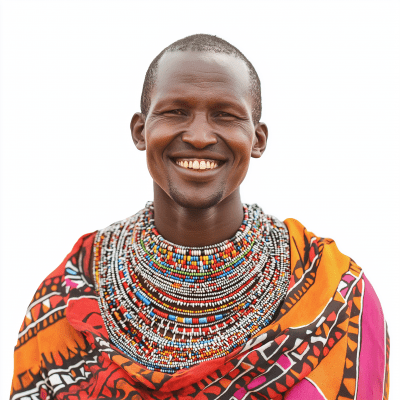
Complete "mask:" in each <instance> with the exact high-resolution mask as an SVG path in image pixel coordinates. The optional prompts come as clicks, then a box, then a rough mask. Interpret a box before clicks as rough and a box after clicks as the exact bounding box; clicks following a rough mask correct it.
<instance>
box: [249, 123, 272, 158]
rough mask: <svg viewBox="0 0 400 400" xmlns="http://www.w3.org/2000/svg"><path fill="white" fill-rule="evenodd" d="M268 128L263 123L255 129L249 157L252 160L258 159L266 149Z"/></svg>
mask: <svg viewBox="0 0 400 400" xmlns="http://www.w3.org/2000/svg"><path fill="white" fill-rule="evenodd" d="M267 139H268V128H267V125H265V124H264V122H259V123H258V124H257V125H256V127H255V135H254V142H253V147H252V149H251V156H252V157H253V158H260V157H261V156H262V154H263V153H264V151H265V148H266V147H267Z"/></svg>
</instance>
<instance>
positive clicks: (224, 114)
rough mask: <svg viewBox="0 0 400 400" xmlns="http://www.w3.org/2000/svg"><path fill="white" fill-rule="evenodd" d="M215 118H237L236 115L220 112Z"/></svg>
mask: <svg viewBox="0 0 400 400" xmlns="http://www.w3.org/2000/svg"><path fill="white" fill-rule="evenodd" d="M215 116H216V117H218V118H221V117H222V118H235V116H234V115H232V114H229V113H227V112H225V111H218V112H217V113H216V114H215Z"/></svg>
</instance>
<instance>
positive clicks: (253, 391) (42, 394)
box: [11, 219, 389, 400]
mask: <svg viewBox="0 0 400 400" xmlns="http://www.w3.org/2000/svg"><path fill="white" fill-rule="evenodd" d="M285 224H286V226H287V227H288V229H289V234H290V251H291V271H292V276H291V282H290V286H289V289H288V293H287V296H286V298H285V300H284V302H283V305H282V307H281V309H280V310H279V314H278V316H277V318H275V320H274V321H273V322H272V323H271V324H270V325H268V326H267V327H266V328H264V329H263V330H262V331H260V332H259V333H258V334H257V335H255V336H254V337H253V338H251V339H250V340H249V341H248V342H247V343H246V345H245V346H243V347H241V348H238V349H236V350H235V352H233V353H231V354H229V355H228V356H226V357H222V358H218V359H215V360H210V361H204V362H202V363H200V364H198V365H196V366H193V367H191V368H189V369H185V370H180V371H178V372H176V373H174V374H172V375H170V374H166V373H162V372H157V371H150V370H148V369H146V368H143V367H142V366H141V365H139V364H137V363H135V362H134V361H132V360H131V359H130V358H129V357H128V356H127V355H126V354H124V353H122V352H121V351H120V350H118V349H117V348H116V347H115V346H113V345H112V344H111V343H110V341H109V338H108V334H107V331H106V328H105V326H104V323H103V319H102V317H101V315H100V311H99V306H98V302H97V298H96V294H95V291H94V288H93V286H92V284H91V283H90V279H89V278H88V277H89V259H90V253H91V249H92V246H93V240H94V237H95V233H92V234H88V235H85V236H82V237H81V238H80V239H79V240H78V242H77V243H76V244H75V246H74V248H73V249H72V251H71V253H70V254H69V255H68V256H67V257H66V258H65V260H64V262H63V263H62V264H61V265H60V266H59V267H58V268H57V269H56V270H55V271H54V272H53V273H51V274H50V275H49V276H48V277H47V278H46V279H45V280H44V282H43V283H42V284H41V285H40V287H39V289H38V290H37V292H36V294H35V296H34V297H33V300H32V302H31V304H30V306H29V308H28V311H27V313H26V316H25V319H24V322H23V324H22V326H21V329H20V332H19V338H18V343H17V345H16V347H15V354H14V356H15V367H14V378H13V382H12V389H11V399H13V400H17V399H24V400H28V399H43V400H44V399H65V400H67V399H68V400H72V399H73V400H79V399H102V398H106V399H134V400H139V399H164V400H173V399H187V400H189V399H197V400H200V399H204V400H206V399H229V400H240V399H243V400H244V399H245V400H248V399H275V400H280V399H282V400H283V399H287V400H299V399H313V400H323V399H326V400H334V399H338V400H345V399H363V400H377V399H387V398H388V390H389V368H388V358H389V336H388V333H387V329H386V323H385V320H384V317H383V313H382V309H381V306H380V303H379V300H378V298H377V296H376V294H375V292H374V290H373V288H372V286H371V284H370V283H369V282H368V280H367V279H366V277H365V275H364V274H363V272H362V270H361V269H360V267H358V266H357V265H356V264H355V262H354V261H353V260H352V259H351V258H349V257H347V256H345V255H343V254H342V253H340V252H339V250H338V249H337V247H336V245H335V243H334V241H333V240H331V239H324V238H320V237H316V236H315V235H314V234H313V233H311V232H308V231H307V230H306V229H305V228H304V227H303V226H302V225H301V224H300V223H299V222H298V221H296V220H294V219H288V220H286V221H285Z"/></svg>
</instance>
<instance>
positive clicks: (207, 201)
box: [169, 186, 224, 209]
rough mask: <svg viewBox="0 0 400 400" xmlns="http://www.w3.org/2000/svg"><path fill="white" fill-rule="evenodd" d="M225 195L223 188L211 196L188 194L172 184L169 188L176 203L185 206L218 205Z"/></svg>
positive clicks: (203, 207)
mask: <svg viewBox="0 0 400 400" xmlns="http://www.w3.org/2000/svg"><path fill="white" fill-rule="evenodd" d="M223 195H224V192H223V191H222V190H218V191H216V192H214V193H213V194H212V195H210V196H205V197H203V196H199V195H197V193H191V194H190V195H187V194H186V193H182V192H180V191H178V190H176V188H175V187H173V186H170V188H169V196H170V197H171V198H172V200H174V201H175V203H177V204H178V205H180V206H181V207H184V208H196V209H205V208H211V207H213V206H216V205H217V204H218V203H219V202H220V201H221V200H222V198H223Z"/></svg>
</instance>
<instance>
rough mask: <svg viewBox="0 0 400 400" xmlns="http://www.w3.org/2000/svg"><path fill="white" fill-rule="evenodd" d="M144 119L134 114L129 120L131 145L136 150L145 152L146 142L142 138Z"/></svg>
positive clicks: (141, 115)
mask: <svg viewBox="0 0 400 400" xmlns="http://www.w3.org/2000/svg"><path fill="white" fill-rule="evenodd" d="M145 121H146V119H145V117H144V115H143V114H141V113H135V115H134V116H133V117H132V120H131V135H132V140H133V143H135V146H136V148H137V149H138V150H142V151H143V150H146V140H145V137H144V125H145Z"/></svg>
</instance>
